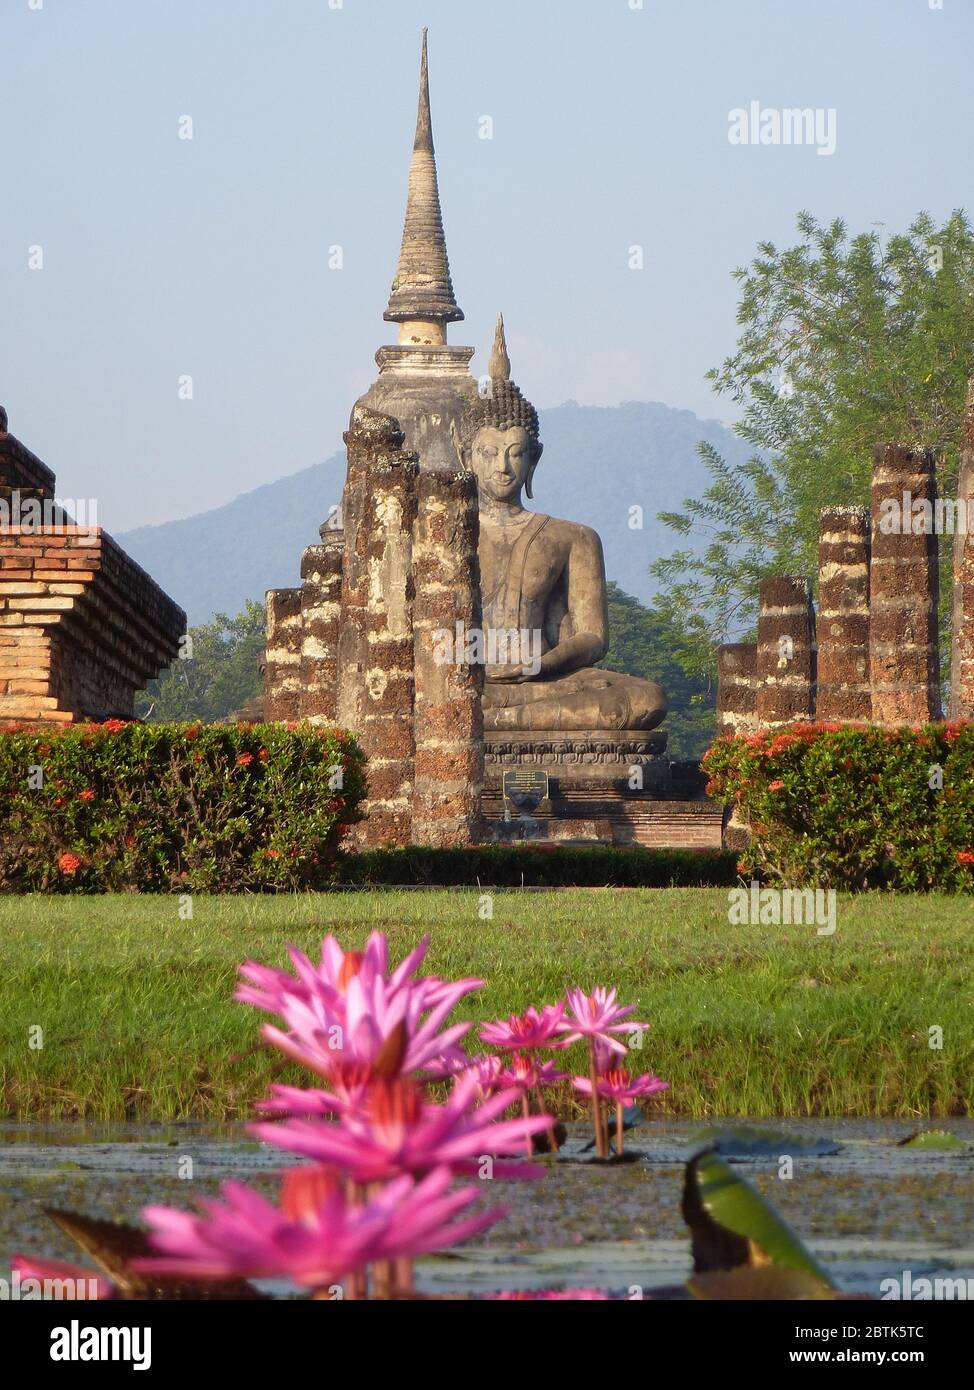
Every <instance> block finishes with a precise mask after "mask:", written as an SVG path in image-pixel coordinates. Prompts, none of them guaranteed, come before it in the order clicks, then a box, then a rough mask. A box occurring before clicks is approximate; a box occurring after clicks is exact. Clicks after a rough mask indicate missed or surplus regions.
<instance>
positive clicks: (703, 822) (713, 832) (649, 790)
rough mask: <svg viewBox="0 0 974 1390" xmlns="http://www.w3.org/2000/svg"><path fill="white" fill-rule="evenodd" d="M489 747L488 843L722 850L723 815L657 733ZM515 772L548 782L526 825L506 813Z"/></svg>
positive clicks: (508, 736)
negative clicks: (506, 789) (507, 786)
mask: <svg viewBox="0 0 974 1390" xmlns="http://www.w3.org/2000/svg"><path fill="white" fill-rule="evenodd" d="M484 742H485V748H486V763H485V773H484V798H483V807H484V817H485V821H486V832H485V833H486V835H487V838H489V839H496V840H517V839H530V840H546V841H558V842H564V841H566V840H570V841H578V842H584V841H602V842H605V843H609V844H617V845H633V844H640V845H648V846H654V847H674V846H678V847H682V848H688V849H715V848H719V847H720V842H721V814H722V813H721V808H720V807H719V806H715V805H714V804H713V802H710V801H708V800H707V799H706V796H705V794H704V786H705V784H706V778H705V777H704V776H703V775H702V774H701V773H700V770H699V766H698V765H697V764H696V763H679V762H672V761H671V760H670V759H669V758H668V757H667V756H666V752H665V750H666V734H665V733H664V732H662V731H660V730H658V729H654V730H650V731H648V732H640V731H639V730H622V731H618V732H614V731H605V732H595V731H589V732H578V733H564V732H558V731H553V732H550V733H545V732H543V731H531V732H528V731H519V730H516V731H506V730H505V731H503V732H501V731H493V732H492V731H488V732H487V733H486V734H485V736H484ZM516 769H522V770H530V769H533V770H537V771H543V772H545V773H546V774H547V779H548V796H547V798H546V800H545V802H544V804H543V805H542V806H540V807H539V808H538V810H537V811H536V812H535V813H534V815H533V816H532V817H530V818H529V820H528V822H527V824H525V823H519V821H518V819H517V818H516V817H515V816H514V814H513V809H512V807H511V806H510V805H508V806H507V807H505V801H504V795H503V786H502V783H503V776H504V773H505V772H506V771H508V772H509V771H512V770H516ZM505 814H506V815H508V816H510V817H511V818H510V819H505ZM532 822H533V823H532Z"/></svg>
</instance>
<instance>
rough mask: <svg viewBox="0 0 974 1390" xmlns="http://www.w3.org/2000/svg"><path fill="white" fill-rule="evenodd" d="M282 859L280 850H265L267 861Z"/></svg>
mask: <svg viewBox="0 0 974 1390" xmlns="http://www.w3.org/2000/svg"><path fill="white" fill-rule="evenodd" d="M280 857H281V851H280V850H279V849H265V850H264V858H265V859H280Z"/></svg>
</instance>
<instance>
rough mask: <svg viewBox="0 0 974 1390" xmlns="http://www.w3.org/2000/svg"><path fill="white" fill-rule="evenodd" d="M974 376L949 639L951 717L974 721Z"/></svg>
mask: <svg viewBox="0 0 974 1390" xmlns="http://www.w3.org/2000/svg"><path fill="white" fill-rule="evenodd" d="M972 533H974V377H972V378H971V381H970V383H969V385H968V388H967V410H966V412H965V415H964V437H963V440H962V441H961V454H960V468H959V469H958V473H957V510H956V515H955V531H954V595H953V604H952V609H951V638H950V708H949V713H950V718H951V719H974V534H972Z"/></svg>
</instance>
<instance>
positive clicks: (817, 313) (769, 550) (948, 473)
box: [651, 211, 974, 672]
mask: <svg viewBox="0 0 974 1390" xmlns="http://www.w3.org/2000/svg"><path fill="white" fill-rule="evenodd" d="M798 231H799V234H800V240H799V242H798V243H797V245H795V246H792V247H790V248H788V249H786V250H779V249H778V248H777V247H775V246H774V245H772V244H771V243H770V242H763V243H761V244H759V246H758V254H757V256H756V257H755V259H754V260H753V261H752V262H751V265H750V266H749V267H747V268H742V269H738V270H736V271H735V272H734V276H735V279H737V280H738V281H739V283H740V285H741V297H740V303H739V307H738V315H737V317H738V323H739V324H740V325H741V334H740V337H739V339H738V343H737V348H736V351H735V352H734V354H733V355H732V356H730V357H728V358H727V359H726V360H725V361H724V363H723V365H722V366H721V367H720V368H718V369H715V370H713V371H711V372H709V373H708V379H709V380H711V381H712V382H713V383H714V388H715V390H716V391H718V392H719V393H721V394H724V395H728V396H730V397H731V398H732V399H733V400H734V401H735V403H736V404H737V405H738V406H739V407H741V409H742V415H741V418H740V420H739V422H738V424H737V425H736V426H735V430H736V432H737V433H738V434H740V435H741V436H742V438H744V439H746V440H747V441H748V442H749V443H750V444H752V445H753V446H754V448H755V450H756V452H755V454H754V455H753V456H752V457H751V459H750V460H749V461H748V462H747V463H745V464H743V465H740V466H736V467H734V466H731V465H729V464H727V463H726V461H725V460H724V459H722V458H721V457H720V455H719V454H718V453H717V452H716V450H714V449H713V448H712V447H711V446H709V445H706V444H701V445H700V450H699V451H700V455H701V457H702V458H703V460H704V462H705V463H706V464H707V467H708V468H709V470H710V473H711V475H712V478H713V481H712V483H711V484H710V486H709V487H708V488H707V490H706V491H705V492H704V495H703V497H701V498H696V499H690V500H688V501H686V502H685V503H684V510H683V511H682V512H677V513H674V512H667V513H661V514H660V519H661V520H662V521H665V522H666V523H667V525H669V526H671V527H672V528H673V530H674V531H676V532H677V533H678V534H679V535H682V536H686V537H694V538H697V539H698V540H701V541H703V542H704V544H703V546H702V548H701V549H698V550H681V551H678V552H676V553H675V554H673V555H671V556H669V557H668V558H666V559H663V560H659V561H657V562H656V563H655V564H654V565H653V566H652V568H651V572H652V573H653V575H654V576H655V578H656V579H657V580H658V581H660V584H661V595H660V600H659V601H658V604H657V607H660V606H661V605H662V606H663V607H664V608H665V610H666V611H667V612H668V613H669V614H670V616H671V618H672V620H673V621H674V623H675V624H676V626H677V627H678V628H679V629H680V630H681V631H682V632H683V633H684V635H685V644H684V649H683V659H684V661H685V662H686V664H687V669H688V670H690V671H694V672H704V671H706V672H713V670H714V667H715V653H716V647H717V645H718V644H719V643H721V642H726V641H733V640H738V639H740V638H741V637H743V636H745V635H746V634H748V632H749V630H750V629H752V628H753V624H754V621H755V617H756V613H757V593H758V583H759V581H760V579H761V578H763V577H764V576H766V575H772V574H787V573H797V574H809V575H814V574H815V573H816V569H817V546H818V514H819V510H820V509H821V508H822V507H824V506H827V505H836V504H840V505H853V504H858V505H866V504H867V503H868V501H869V485H870V474H871V468H872V452H873V447H874V446H875V445H876V444H880V443H886V442H896V443H904V444H910V445H913V446H915V447H922V448H929V449H936V450H939V451H940V453H941V461H940V465H939V471H938V486H939V489H940V492H941V494H943V495H953V492H954V488H955V486H956V479H957V463H958V452H959V444H960V438H961V426H962V419H963V409H964V397H965V389H966V384H967V380H968V377H969V376H970V375H971V372H972V370H974V232H972V228H971V223H970V221H969V220H968V218H967V216H966V214H965V213H963V212H961V211H956V212H954V213H952V214H951V215H950V216H949V217H948V218H947V219H946V221H945V222H944V223H943V225H942V226H940V227H938V226H936V225H935V223H934V221H933V220H932V218H930V217H929V216H928V215H927V214H925V213H924V214H921V215H920V216H919V217H917V218H916V219H915V220H914V222H913V223H912V225H911V226H910V227H909V229H908V230H907V231H906V232H905V233H903V234H899V235H891V236H884V235H881V234H880V233H879V232H878V231H871V232H863V233H861V234H860V235H858V236H855V237H851V238H850V236H849V233H848V230H847V228H846V225H845V223H844V222H842V221H840V220H836V221H834V222H832V223H830V224H829V225H827V226H826V225H823V224H820V223H819V222H817V221H816V220H815V218H814V217H812V216H811V215H810V214H809V213H807V212H803V213H801V214H800V215H799V217H798ZM951 544H952V541H951V537H949V536H945V537H942V538H941V555H942V564H941V580H942V588H943V595H944V604H943V607H944V611H945V612H946V609H947V591H948V589H949V581H950V550H951Z"/></svg>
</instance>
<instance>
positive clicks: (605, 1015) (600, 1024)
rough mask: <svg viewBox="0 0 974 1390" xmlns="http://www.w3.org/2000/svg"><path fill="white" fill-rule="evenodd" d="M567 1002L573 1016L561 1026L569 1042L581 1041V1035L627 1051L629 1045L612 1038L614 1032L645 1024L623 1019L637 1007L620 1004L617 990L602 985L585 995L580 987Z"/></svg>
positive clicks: (624, 1031)
mask: <svg viewBox="0 0 974 1390" xmlns="http://www.w3.org/2000/svg"><path fill="white" fill-rule="evenodd" d="M566 1002H567V1004H568V1010H569V1017H568V1018H566V1019H564V1020H563V1021H562V1022H561V1023H560V1024H559V1025H558V1031H559V1032H560V1033H564V1034H565V1038H564V1041H565V1043H566V1044H567V1043H572V1042H577V1041H578V1040H579V1038H587V1039H589V1040H590V1041H594V1042H596V1043H603V1044H604V1045H605V1046H606V1047H608V1048H611V1050H612V1051H613V1052H620V1053H624V1052H625V1050H626V1049H625V1047H624V1046H623V1044H622V1043H621V1042H619V1041H618V1040H617V1039H616V1038H614V1037H612V1034H613V1033H631V1032H632V1031H633V1030H634V1029H637V1028H642V1027H644V1026H645V1025H644V1024H637V1023H632V1022H630V1023H622V1022H620V1020H621V1019H624V1018H625V1017H626V1015H627V1014H631V1013H634V1012H635V1008H636V1006H635V1004H627V1005H626V1007H625V1008H620V1006H619V1005H618V1004H617V1003H616V991H615V989H610V990H606V989H604V988H603V987H602V986H601V985H598V986H596V988H595V989H594V990H593V991H592V993H591V994H585V993H583V992H582V990H580V989H570V990H569V991H568V995H567V997H566Z"/></svg>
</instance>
